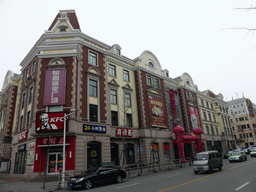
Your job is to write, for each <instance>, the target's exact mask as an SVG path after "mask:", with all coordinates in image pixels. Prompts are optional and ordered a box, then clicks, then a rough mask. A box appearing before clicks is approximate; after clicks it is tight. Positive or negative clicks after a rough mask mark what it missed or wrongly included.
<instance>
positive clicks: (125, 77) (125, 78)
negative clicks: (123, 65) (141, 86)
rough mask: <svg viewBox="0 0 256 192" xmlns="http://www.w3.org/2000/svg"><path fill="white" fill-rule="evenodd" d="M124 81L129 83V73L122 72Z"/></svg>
mask: <svg viewBox="0 0 256 192" xmlns="http://www.w3.org/2000/svg"><path fill="white" fill-rule="evenodd" d="M123 75H124V81H130V75H129V71H126V70H123Z"/></svg>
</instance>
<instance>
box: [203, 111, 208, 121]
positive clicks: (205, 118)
mask: <svg viewBox="0 0 256 192" xmlns="http://www.w3.org/2000/svg"><path fill="white" fill-rule="evenodd" d="M203 114H204V120H205V121H207V117H206V112H205V111H203Z"/></svg>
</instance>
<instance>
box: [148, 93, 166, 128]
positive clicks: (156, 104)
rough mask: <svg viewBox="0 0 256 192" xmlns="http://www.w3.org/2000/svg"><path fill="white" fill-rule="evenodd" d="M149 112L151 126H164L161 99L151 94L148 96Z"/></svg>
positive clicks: (164, 117)
mask: <svg viewBox="0 0 256 192" xmlns="http://www.w3.org/2000/svg"><path fill="white" fill-rule="evenodd" d="M148 103H149V112H150V118H151V125H152V126H166V120H165V119H166V116H165V113H164V107H163V99H162V98H159V97H155V96H152V95H149V96H148Z"/></svg>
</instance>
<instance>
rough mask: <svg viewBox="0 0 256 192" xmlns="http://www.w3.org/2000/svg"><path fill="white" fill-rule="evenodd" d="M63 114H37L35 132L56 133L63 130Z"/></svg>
mask: <svg viewBox="0 0 256 192" xmlns="http://www.w3.org/2000/svg"><path fill="white" fill-rule="evenodd" d="M64 114H65V113H64V112H52V113H37V114H36V132H38V133H39V132H57V131H63V129H64Z"/></svg>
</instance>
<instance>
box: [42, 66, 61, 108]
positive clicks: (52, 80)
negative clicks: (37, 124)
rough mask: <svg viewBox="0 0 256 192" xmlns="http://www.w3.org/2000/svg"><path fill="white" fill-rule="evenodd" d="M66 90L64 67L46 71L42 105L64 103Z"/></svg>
mask: <svg viewBox="0 0 256 192" xmlns="http://www.w3.org/2000/svg"><path fill="white" fill-rule="evenodd" d="M65 91H66V69H54V70H48V71H46V75H45V88H44V105H64V104H65Z"/></svg>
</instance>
